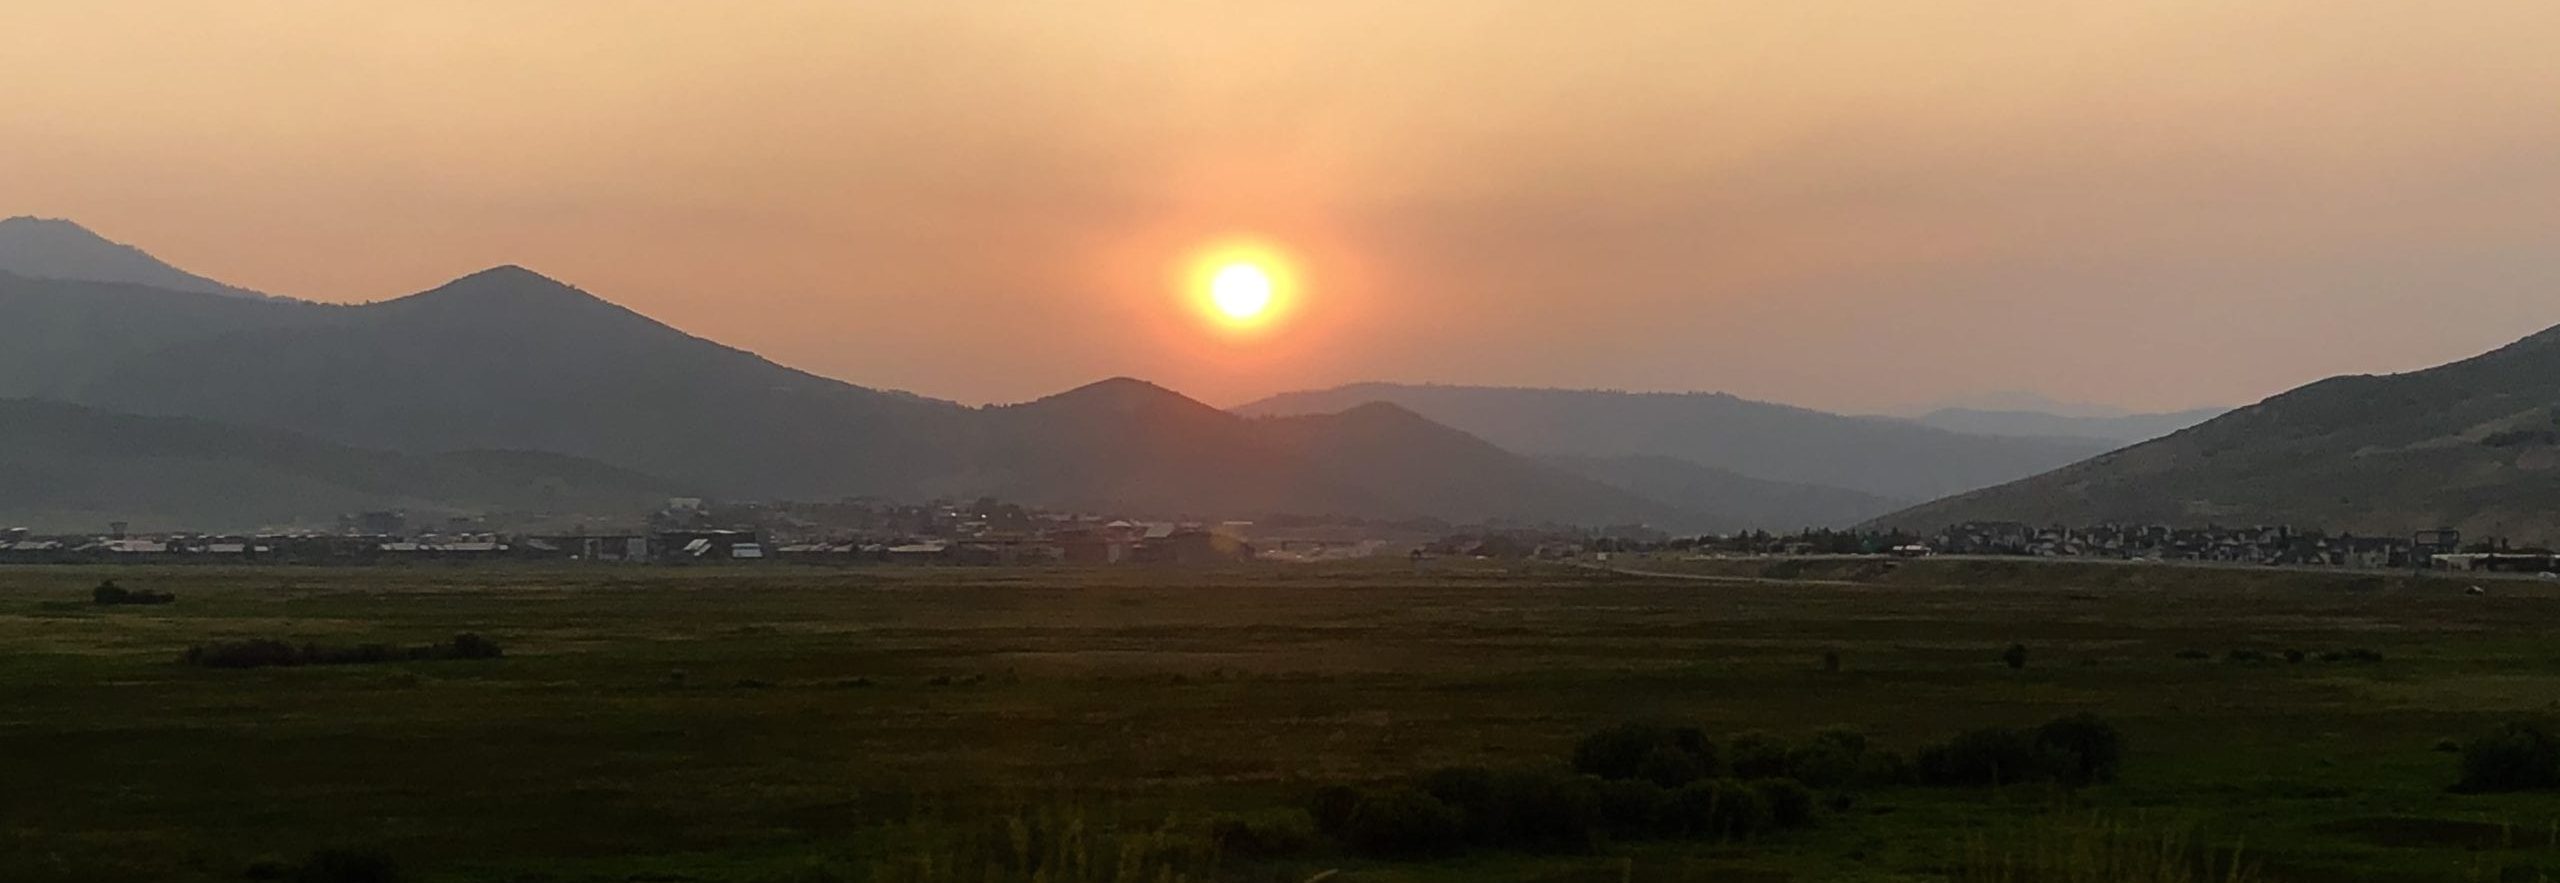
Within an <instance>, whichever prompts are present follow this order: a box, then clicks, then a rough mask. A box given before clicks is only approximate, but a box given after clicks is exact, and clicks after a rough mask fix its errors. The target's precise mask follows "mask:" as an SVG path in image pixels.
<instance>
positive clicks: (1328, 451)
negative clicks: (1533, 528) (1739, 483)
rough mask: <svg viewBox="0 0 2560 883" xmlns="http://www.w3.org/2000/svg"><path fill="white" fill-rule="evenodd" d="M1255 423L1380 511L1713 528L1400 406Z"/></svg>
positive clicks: (1692, 516)
mask: <svg viewBox="0 0 2560 883" xmlns="http://www.w3.org/2000/svg"><path fill="white" fill-rule="evenodd" d="M1256 428H1257V429H1259V430H1260V431H1261V432H1262V433H1263V434H1265V435H1267V436H1269V437H1271V438H1272V439H1274V441H1275V442H1276V443H1277V444H1279V445H1280V446H1281V447H1282V448H1283V449H1284V450H1287V451H1290V452H1292V453H1294V454H1296V455H1297V456H1299V457H1300V458H1301V459H1302V460H1303V461H1304V462H1307V463H1310V464H1315V465H1316V466H1318V467H1320V468H1322V469H1324V470H1325V471H1326V472H1327V474H1328V475H1329V476H1331V477H1332V480H1333V482H1334V483H1335V484H1336V485H1337V486H1343V487H1350V488H1356V489H1361V490H1363V491H1364V492H1366V493H1370V494H1375V495H1379V496H1382V497H1384V499H1383V500H1382V501H1381V507H1382V511H1386V512H1390V513H1397V512H1402V513H1409V514H1410V515H1412V516H1435V517H1442V518H1447V517H1448V516H1447V515H1446V514H1442V513H1468V514H1470V515H1472V516H1473V517H1474V518H1491V519H1502V520H1508V521H1515V522H1530V523H1535V522H1542V521H1556V522H1567V523H1574V524H1583V525H1613V524H1649V525H1653V526H1655V527H1662V528H1669V529H1675V530H1683V531H1698V530H1705V529H1707V524H1706V520H1705V518H1704V517H1702V516H1701V515H1699V514H1697V513H1693V512H1689V511H1687V510H1685V509H1683V508H1681V507H1679V506H1677V505H1673V504H1669V503H1666V502H1663V501H1661V500H1659V499H1655V498H1652V497H1649V496H1647V495H1643V494H1637V493H1632V492H1629V491H1626V490H1623V489H1620V488H1614V487H1611V486H1609V485H1607V484H1606V483H1604V482H1600V481H1596V480H1593V479H1591V478H1588V477H1585V476H1582V475H1578V474H1575V473H1574V472H1572V471H1569V470H1564V469H1558V468H1555V467H1554V466H1552V465H1549V464H1544V463H1539V462H1537V461H1534V460H1531V459H1528V458H1525V457H1522V456H1520V455H1518V454H1514V453H1511V452H1510V451H1506V450H1503V449H1501V448H1499V447H1496V446H1494V445H1493V444H1491V443H1489V442H1486V441H1485V440H1483V439H1480V438H1477V437H1475V436H1472V435H1468V434H1467V433H1464V432H1460V431H1458V430H1456V429H1452V428H1450V427H1447V426H1443V425H1441V424H1439V423H1434V422H1432V421H1431V420H1430V419H1428V418H1425V417H1423V416H1422V415H1420V414H1416V413H1414V412H1412V411H1410V410H1407V409H1405V408H1402V407H1398V406H1396V405H1391V404H1385V403H1371V404H1367V405H1361V406H1358V407H1354V408H1351V409H1350V410H1347V411H1343V412H1340V413H1336V414H1308V415H1300V416H1295V417H1269V418H1261V419H1259V420H1257V421H1256Z"/></svg>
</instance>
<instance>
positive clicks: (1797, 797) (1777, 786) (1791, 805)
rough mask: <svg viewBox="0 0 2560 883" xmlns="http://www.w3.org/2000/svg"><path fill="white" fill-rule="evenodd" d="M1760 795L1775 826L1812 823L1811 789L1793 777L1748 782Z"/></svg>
mask: <svg viewBox="0 0 2560 883" xmlns="http://www.w3.org/2000/svg"><path fill="white" fill-rule="evenodd" d="M1750 786H1751V790H1752V791H1753V792H1755V793H1757V794H1759V795H1760V802H1761V804H1762V805H1764V806H1767V807H1768V808H1769V821H1770V824H1771V825H1772V826H1774V827H1777V828H1781V829H1784V828H1801V827H1804V826H1806V825H1810V824H1813V789H1811V788H1807V787H1805V786H1804V783H1802V782H1798V781H1796V780H1794V779H1759V780H1756V781H1753V782H1751V783H1750Z"/></svg>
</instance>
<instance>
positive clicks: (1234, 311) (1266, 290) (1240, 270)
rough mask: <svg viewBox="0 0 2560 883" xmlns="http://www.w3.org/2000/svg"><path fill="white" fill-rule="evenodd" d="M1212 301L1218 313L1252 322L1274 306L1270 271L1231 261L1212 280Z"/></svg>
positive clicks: (1210, 293)
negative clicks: (1231, 262) (1272, 304)
mask: <svg viewBox="0 0 2560 883" xmlns="http://www.w3.org/2000/svg"><path fill="white" fill-rule="evenodd" d="M1209 302H1210V303H1213V304H1216V305H1217V307H1218V312H1221V313H1225V314H1227V318H1229V319H1234V320H1236V321H1239V322H1249V321H1252V320H1254V319H1256V318H1259V317H1260V316H1261V315H1262V312H1263V311H1264V310H1268V309H1270V308H1271V274H1270V273H1267V272H1264V271H1263V269H1262V268H1261V267H1257V266H1254V265H1252V264H1228V265H1226V266H1225V267H1221V268H1219V270H1218V275H1217V276H1216V277H1214V278H1212V279H1210V280H1209Z"/></svg>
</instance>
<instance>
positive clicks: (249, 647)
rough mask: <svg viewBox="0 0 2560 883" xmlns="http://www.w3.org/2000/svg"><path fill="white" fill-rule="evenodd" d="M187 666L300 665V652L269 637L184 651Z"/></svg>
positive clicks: (261, 666) (211, 644)
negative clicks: (185, 652)
mask: <svg viewBox="0 0 2560 883" xmlns="http://www.w3.org/2000/svg"><path fill="white" fill-rule="evenodd" d="M185 660H186V663H187V664H188V665H201V666H204V667H206V668H263V667H266V666H271V665H301V664H302V651H301V650H300V649H298V648H296V647H294V646H293V645H292V644H287V643H285V642H283V641H278V640H274V639H271V638H253V639H250V640H246V641H215V642H213V643H210V644H197V645H195V646H193V647H189V648H187V655H186V657H185Z"/></svg>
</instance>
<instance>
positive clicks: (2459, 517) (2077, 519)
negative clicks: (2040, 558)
mask: <svg viewBox="0 0 2560 883" xmlns="http://www.w3.org/2000/svg"><path fill="white" fill-rule="evenodd" d="M1967 521H2023V522H2027V523H2031V524H2074V525H2079V524H2098V523H2106V522H2129V523H2162V524H2183V525H2200V524H2206V523H2219V524H2225V525H2250V524H2292V525H2297V526H2301V527H2306V528H2309V527H2317V528H2323V529H2329V530H2347V531H2354V532H2357V533H2363V534H2379V535H2388V536H2405V535H2407V534H2408V533H2410V532H2411V531H2415V530H2424V529H2433V528H2438V527H2452V528H2457V529H2460V530H2462V531H2464V532H2465V533H2466V534H2469V535H2471V536H2474V537H2480V536H2493V535H2494V536H2504V537H2509V538H2513V539H2519V540H2525V539H2532V540H2549V539H2553V538H2555V537H2560V328H2555V329H2552V330H2549V331H2544V332H2542V333H2540V334H2537V335H2534V336H2532V337H2528V338H2525V339H2524V340H2521V341H2518V342H2517V343H2515V344H2512V345H2510V346H2507V347H2504V348H2501V349H2498V350H2496V351H2494V352H2490V353H2488V354H2485V355H2481V356H2478V357H2475V358H2471V359H2466V360H2463V361H2460V362H2455V363H2452V364H2449V365H2443V366H2439V367H2436V368H2430V369H2427V370H2424V371H2416V372H2411V373H2407V374H2397V375H2386V376H2374V375H2360V376H2350V377H2337V378H2332V379H2329V380H2323V381H2320V382H2318V383H2314V384H2311V385H2309V386H2305V387H2302V388H2300V389H2296V390H2293V391H2291V392H2287V393H2284V394H2282V395H2278V396H2276V397H2274V398H2271V399H2268V400H2266V401H2264V402H2260V403H2258V404H2256V405H2253V406H2250V407H2246V408H2242V409H2239V410H2237V411H2233V412H2231V413H2229V414H2226V415H2223V416H2222V417H2219V418H2216V419H2214V420H2211V421H2208V422H2206V423H2204V424H2202V425H2199V426H2196V427H2194V428H2191V429H2187V430H2184V431H2181V432H2178V433H2176V434H2174V435H2170V436H2168V437H2166V438H2162V439H2158V440H2155V441H2151V442H2146V443H2144V444H2140V445H2135V446H2133V447H2130V448H2126V449H2124V450H2121V451H2116V452H2113V453H2110V454H2106V455H2104V456H2101V457H2098V458H2096V459H2092V460H2089V461H2087V462H2083V463H2079V464H2075V465H2072V466H2069V467H2066V468H2063V469H2059V470H2055V471H2053V472H2050V473H2046V474H2043V475H2038V476H2035V477H2032V478H2029V479H2026V480H2023V481H2018V482H2014V483H2010V484H2005V485H2001V486H1999V487H1994V488H1989V489H1986V490H1981V491H1976V492H1973V493H1968V494H1963V495H1960V496H1956V497H1953V498H1950V499H1945V500H1940V501H1938V502H1934V503H1929V504H1927V505H1923V506H1919V507H1916V508H1913V509H1909V510H1905V511H1903V512H1898V513H1895V514H1893V515H1890V516H1887V517H1885V518H1882V519H1878V520H1877V521H1876V522H1875V523H1876V524H1877V525H1879V526H1892V527H1903V528H1910V529H1921V530H1930V529H1936V528H1939V527H1944V526H1946V525H1949V524H1955V523H1960V522H1967Z"/></svg>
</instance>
